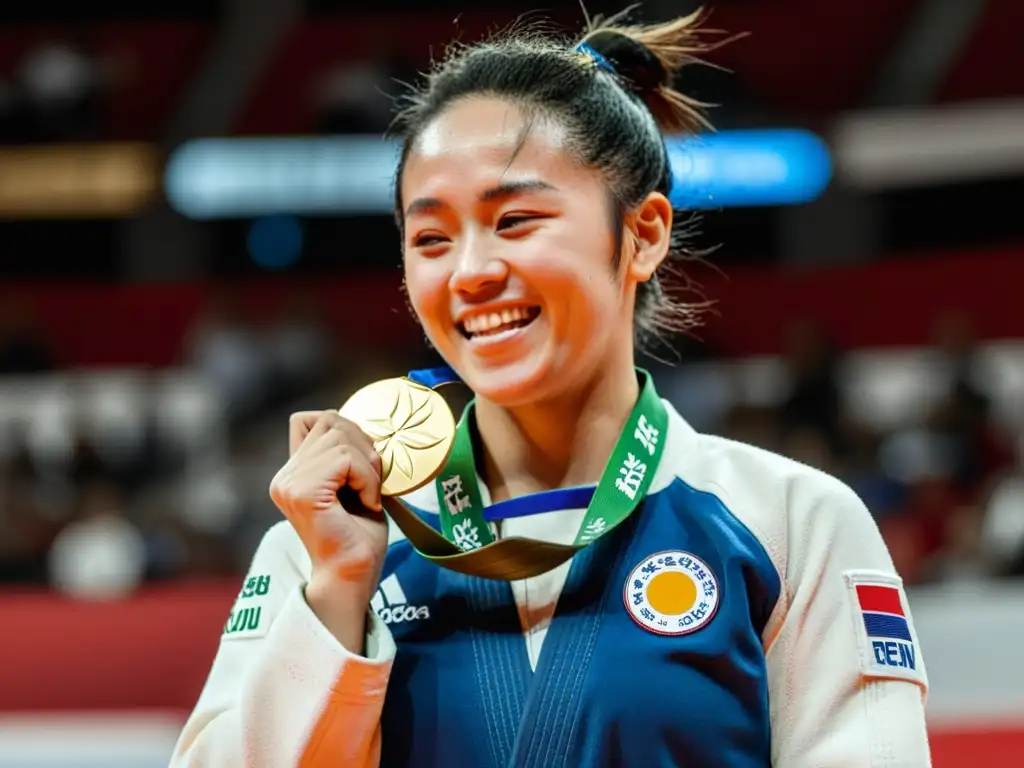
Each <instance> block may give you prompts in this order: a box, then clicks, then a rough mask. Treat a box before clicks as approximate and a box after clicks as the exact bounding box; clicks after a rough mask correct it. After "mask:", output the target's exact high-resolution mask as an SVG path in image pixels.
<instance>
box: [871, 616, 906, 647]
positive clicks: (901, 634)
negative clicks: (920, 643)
mask: <svg viewBox="0 0 1024 768" xmlns="http://www.w3.org/2000/svg"><path fill="white" fill-rule="evenodd" d="M864 626H865V627H866V628H867V630H868V637H889V638H892V639H894V640H906V641H907V642H908V643H912V642H914V639H913V638H912V637H911V636H910V626H909V625H908V624H907V620H906V619H905V618H903V617H902V616H894V615H892V614H890V613H865V614H864Z"/></svg>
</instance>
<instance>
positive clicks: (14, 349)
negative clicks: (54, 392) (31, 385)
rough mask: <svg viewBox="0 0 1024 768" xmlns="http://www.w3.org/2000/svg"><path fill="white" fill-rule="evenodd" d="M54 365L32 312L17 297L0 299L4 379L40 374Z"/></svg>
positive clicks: (0, 359) (0, 369)
mask: <svg viewBox="0 0 1024 768" xmlns="http://www.w3.org/2000/svg"><path fill="white" fill-rule="evenodd" d="M53 365H54V363H53V355H52V353H51V351H50V348H49V346H48V345H47V343H46V340H45V339H44V338H43V334H42V332H41V331H40V329H39V327H38V325H37V324H36V318H35V315H34V313H33V312H32V308H31V307H30V306H29V305H28V303H27V302H24V301H21V300H19V299H18V298H16V297H15V296H12V295H8V296H0V375H2V374H26V373H40V372H42V371H49V370H51V369H52V368H53Z"/></svg>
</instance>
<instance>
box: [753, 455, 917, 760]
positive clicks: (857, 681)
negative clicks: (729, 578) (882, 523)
mask: <svg viewBox="0 0 1024 768" xmlns="http://www.w3.org/2000/svg"><path fill="white" fill-rule="evenodd" d="M804 479H807V480H808V481H809V482H805V483H800V482H793V483H791V484H790V486H789V487H790V494H789V498H788V510H787V514H788V523H787V527H788V531H787V534H786V536H787V543H786V547H785V551H786V555H785V559H786V562H785V564H784V568H782V572H783V584H784V587H783V594H782V597H780V600H779V605H778V606H777V608H776V611H775V613H774V614H773V617H772V620H771V621H770V622H769V624H768V627H767V629H766V638H765V639H766V641H767V647H768V651H767V665H768V689H769V706H770V711H771V734H772V765H774V766H778V768H840V766H842V767H843V768H846V767H847V766H851V767H852V766H856V767H857V768H927V766H930V765H931V759H930V755H929V748H928V736H927V732H926V729H925V716H924V701H925V696H926V694H927V689H928V679H927V675H926V673H925V667H924V661H923V660H922V658H921V653H920V644H919V643H918V639H917V635H916V632H915V631H914V626H913V620H912V618H911V615H910V608H909V606H908V604H907V598H906V594H905V593H904V589H903V584H902V580H901V579H900V578H899V576H898V575H897V574H896V571H895V567H894V566H893V563H892V559H891V558H890V556H889V552H888V550H887V549H886V546H885V543H884V542H883V540H882V537H881V534H880V533H879V531H878V528H877V526H876V525H875V522H874V520H873V519H872V517H871V515H870V513H869V512H868V510H867V509H866V508H865V506H864V504H863V503H862V502H861V501H860V499H859V498H858V497H857V496H856V494H855V493H854V492H853V491H852V490H850V489H849V488H848V487H846V486H845V485H843V484H842V483H840V482H839V481H838V480H834V479H833V478H828V477H826V476H824V475H820V476H819V475H817V474H816V475H814V476H813V477H811V478H804Z"/></svg>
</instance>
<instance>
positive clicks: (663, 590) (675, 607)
mask: <svg viewBox="0 0 1024 768" xmlns="http://www.w3.org/2000/svg"><path fill="white" fill-rule="evenodd" d="M696 600H697V585H696V584H694V582H693V579H691V578H690V577H689V576H687V575H686V574H685V573H680V572H679V571H662V572H661V573H659V574H657V575H655V576H654V578H652V579H651V580H650V581H649V582H647V602H649V603H650V604H651V608H653V609H654V610H656V611H657V612H658V613H663V614H665V615H666V616H679V615H680V614H682V613H686V612H687V611H688V610H690V609H691V608H693V604H694V602H696Z"/></svg>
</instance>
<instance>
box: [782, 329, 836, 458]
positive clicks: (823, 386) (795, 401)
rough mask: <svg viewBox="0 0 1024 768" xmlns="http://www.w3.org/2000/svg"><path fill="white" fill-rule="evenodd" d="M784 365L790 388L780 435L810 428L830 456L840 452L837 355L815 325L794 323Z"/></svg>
mask: <svg viewBox="0 0 1024 768" xmlns="http://www.w3.org/2000/svg"><path fill="white" fill-rule="evenodd" d="M784 357H785V362H786V366H787V368H788V370H789V375H790V381H791V386H792V389H791V390H790V393H789V396H788V397H787V398H786V399H785V401H784V402H783V403H782V406H781V410H780V420H781V427H782V430H783V433H784V435H785V436H786V437H787V439H788V435H789V434H791V433H793V432H799V431H801V430H804V429H806V428H813V429H814V430H816V431H817V432H819V433H820V436H821V438H822V439H823V440H824V441H825V446H826V448H827V449H828V451H830V452H832V453H840V452H841V451H842V442H843V441H842V423H841V406H840V397H839V386H838V384H837V375H836V366H837V364H838V362H839V353H838V351H837V350H836V349H835V348H834V347H833V346H832V344H831V343H830V342H829V340H828V338H827V336H826V335H825V333H824V331H823V330H822V329H821V328H819V327H818V326H817V325H816V324H815V323H813V322H810V321H808V320H802V321H799V322H797V323H794V324H793V325H792V326H791V327H790V329H789V333H788V335H787V338H786V350H785V354H784Z"/></svg>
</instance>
